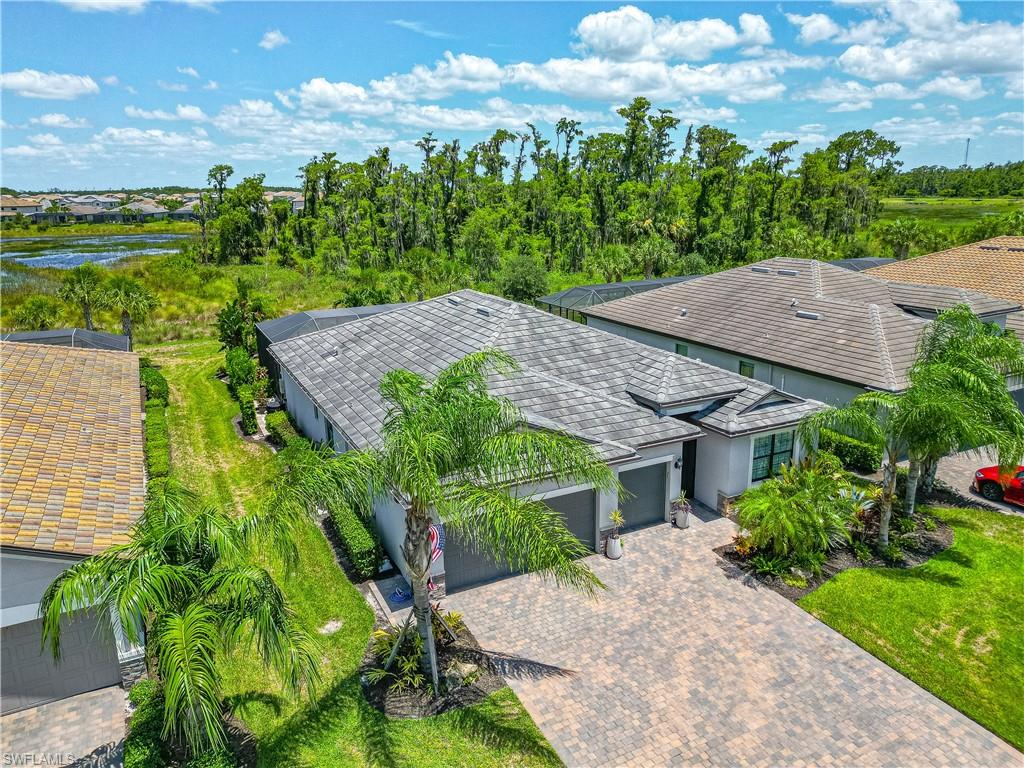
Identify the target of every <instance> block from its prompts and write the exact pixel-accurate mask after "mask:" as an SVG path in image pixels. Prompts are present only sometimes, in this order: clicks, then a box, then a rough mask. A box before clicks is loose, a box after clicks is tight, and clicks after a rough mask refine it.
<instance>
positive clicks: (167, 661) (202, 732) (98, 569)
mask: <svg viewBox="0 0 1024 768" xmlns="http://www.w3.org/2000/svg"><path fill="white" fill-rule="evenodd" d="M156 496H157V498H158V500H157V501H154V502H151V503H150V504H149V505H148V506H147V509H146V511H145V512H144V514H143V515H142V517H141V518H140V519H139V521H138V522H137V523H136V525H135V527H134V528H133V529H132V534H131V540H130V541H129V542H128V543H126V544H121V545H116V546H113V547H110V548H109V549H107V550H105V551H104V552H102V553H101V554H98V555H93V556H92V557H89V558H87V559H85V560H82V561H80V562H77V563H75V564H74V565H72V566H71V567H69V568H68V569H67V570H65V571H64V572H62V573H61V574H60V576H58V577H57V579H56V580H55V581H54V582H53V583H52V584H51V585H50V586H49V587H48V588H47V590H46V593H45V594H44V596H43V600H42V605H41V610H42V616H43V642H44V643H46V644H48V645H49V648H50V651H51V652H52V654H53V656H54V658H56V659H58V660H59V659H60V653H61V643H60V641H61V617H62V616H63V614H65V613H67V612H70V611H74V610H78V609H80V608H82V607H83V606H88V605H91V606H94V608H96V609H100V608H102V609H107V610H110V611H111V612H112V613H115V612H116V615H117V616H118V618H119V619H120V623H121V626H122V627H123V628H124V631H125V634H126V635H127V636H128V639H129V640H130V641H131V642H133V643H140V642H142V641H143V640H144V641H145V643H146V651H147V657H148V660H150V663H151V672H152V673H153V674H154V676H155V677H157V678H158V679H159V681H160V683H161V685H162V686H163V690H164V731H163V736H164V738H165V739H168V740H175V741H179V742H182V743H184V744H185V746H187V747H188V749H189V750H191V751H192V752H193V753H198V752H201V751H202V750H204V749H208V748H214V749H216V748H219V747H222V746H223V745H224V729H223V722H222V705H221V675H220V667H219V662H220V659H221V658H223V656H224V654H227V653H230V652H232V651H233V650H235V649H239V648H241V649H243V650H246V651H249V652H252V651H253V650H254V651H255V655H254V658H256V659H258V660H259V662H261V663H262V664H263V665H264V666H265V667H267V668H269V669H273V670H275V671H276V672H277V673H279V674H280V675H281V678H282V679H283V680H284V681H285V683H286V685H288V686H290V688H291V689H292V690H295V691H298V690H299V689H300V688H301V687H302V685H303V684H315V683H316V682H318V681H319V669H318V658H319V655H318V653H317V648H316V644H315V642H314V641H313V639H312V638H311V637H310V636H309V635H308V634H306V632H305V631H304V630H303V629H302V628H301V627H300V626H299V624H298V623H297V622H296V619H295V617H294V615H293V614H292V611H291V610H290V609H289V607H288V605H287V603H286V601H285V597H284V595H283V594H282V593H281V590H280V588H279V587H278V586H277V584H276V583H275V582H274V579H273V577H272V576H271V575H270V573H268V572H267V571H266V570H264V569H263V568H261V567H259V566H257V565H255V564H254V562H253V561H252V559H251V558H250V557H249V556H248V552H249V548H248V546H247V545H248V544H249V543H250V542H252V541H254V540H257V539H258V540H260V541H263V540H264V539H263V537H261V536H260V532H261V526H262V524H263V518H261V517H260V516H257V515H250V516H247V517H244V518H240V519H235V518H233V517H232V516H231V515H229V514H228V513H227V512H225V511H224V510H222V509H219V508H215V507H210V506H207V505H204V504H202V503H201V502H200V500H199V499H198V498H197V497H196V496H195V494H193V493H190V492H189V491H187V490H185V489H184V488H182V487H180V486H178V485H176V484H175V483H174V482H173V481H169V482H168V485H167V489H166V492H165V493H163V494H157V495H156ZM266 540H267V541H273V540H276V539H273V538H271V537H266ZM153 662H155V665H154V663H153ZM154 666H155V668H153V667H154Z"/></svg>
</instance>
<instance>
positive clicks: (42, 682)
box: [0, 611, 121, 714]
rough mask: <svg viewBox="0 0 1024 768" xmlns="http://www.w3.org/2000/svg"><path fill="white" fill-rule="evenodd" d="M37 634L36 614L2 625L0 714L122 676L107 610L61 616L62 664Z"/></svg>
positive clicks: (103, 684) (113, 681) (114, 682)
mask: <svg viewBox="0 0 1024 768" xmlns="http://www.w3.org/2000/svg"><path fill="white" fill-rule="evenodd" d="M99 621H102V622H104V625H103V626H100V625H99V624H98V622H99ZM40 638H41V621H40V620H39V619H36V620H35V621H27V622H25V623H23V624H14V625H12V626H9V627H4V628H3V629H2V630H0V700H2V702H3V706H2V714H7V713H8V712H16V711H18V710H20V709H27V708H28V707H34V706H37V705H39V704H45V703H46V702H48V701H56V700H57V699H63V698H66V697H68V696H74V695H75V694H77V693H85V692H86V691H95V690H96V689H98V688H106V687H107V686H108V685H117V684H119V683H120V682H121V673H120V670H119V668H118V665H117V650H116V648H115V645H114V639H113V635H112V633H111V631H110V622H109V619H108V618H107V616H106V614H105V613H103V612H91V611H79V612H78V613H74V614H71V615H70V616H66V617H65V618H64V621H63V623H62V630H61V661H60V664H57V663H56V662H54V660H53V656H51V655H50V651H49V649H48V648H47V649H45V650H44V649H42V648H41V646H40Z"/></svg>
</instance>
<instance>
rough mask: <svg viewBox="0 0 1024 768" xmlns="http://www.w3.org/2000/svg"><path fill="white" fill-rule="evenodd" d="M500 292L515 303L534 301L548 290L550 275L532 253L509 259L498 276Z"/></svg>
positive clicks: (518, 254) (515, 255) (521, 253)
mask: <svg viewBox="0 0 1024 768" xmlns="http://www.w3.org/2000/svg"><path fill="white" fill-rule="evenodd" d="M498 290H500V291H501V293H502V295H503V296H507V297H508V298H510V299H512V300H513V301H527V302H529V301H533V300H534V299H536V298H537V297H538V296H543V295H544V294H545V293H547V290H548V273H547V271H546V270H545V269H544V265H543V264H542V263H541V262H540V261H539V260H538V259H537V258H536V257H534V255H533V254H532V253H529V252H522V251H521V252H519V253H516V254H514V255H513V256H511V257H509V258H508V259H506V261H505V265H504V267H503V268H502V270H501V272H500V273H499V274H498Z"/></svg>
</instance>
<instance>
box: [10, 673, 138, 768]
mask: <svg viewBox="0 0 1024 768" xmlns="http://www.w3.org/2000/svg"><path fill="white" fill-rule="evenodd" d="M123 743H124V690H123V689H122V688H121V687H120V686H117V685H115V686H111V687H109V688H101V689H99V690H98V691H90V692H89V693H82V694H79V695H78V696H71V697H70V698H67V699H61V700H60V701H54V702H52V703H50V704H43V705H42V706H39V707H33V708H32V709H25V710H22V711H21V712H14V713H12V714H9V715H4V716H3V717H2V718H0V755H2V756H0V765H47V766H73V767H74V768H120V766H121V765H122V763H123V759H122V750H123Z"/></svg>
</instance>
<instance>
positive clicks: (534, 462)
mask: <svg viewBox="0 0 1024 768" xmlns="http://www.w3.org/2000/svg"><path fill="white" fill-rule="evenodd" d="M516 369H517V366H516V363H515V361H514V360H513V359H512V358H511V357H510V356H509V355H508V354H506V353H505V352H502V351H499V350H496V349H488V350H484V351H480V352H474V353H471V354H469V355H467V356H466V357H464V358H462V359H460V360H458V361H456V362H454V363H452V364H451V365H449V366H447V367H446V368H444V369H443V370H441V371H440V373H438V374H437V376H436V377H435V378H434V379H433V380H432V381H431V380H428V379H426V378H424V377H423V376H421V375H419V374H417V373H413V372H411V371H406V370H393V371H390V372H389V373H387V374H385V375H384V377H383V378H382V379H381V382H380V393H381V395H382V396H383V398H384V400H385V402H386V403H387V415H386V417H385V419H384V424H383V428H382V433H381V442H380V444H379V445H378V446H376V447H372V448H366V449H363V450H353V451H348V452H346V453H343V454H340V455H337V456H335V455H333V454H330V452H329V451H327V452H323V451H321V452H314V451H308V450H307V451H305V453H304V457H303V455H300V456H299V457H298V458H294V457H293V458H292V459H286V460H287V461H290V463H291V466H290V468H289V470H288V474H289V482H287V483H285V484H284V485H283V488H284V489H285V493H284V494H283V496H282V498H281V499H279V500H278V502H277V504H275V507H276V508H277V509H279V510H289V509H291V510H294V511H295V512H299V513H303V514H305V513H308V512H310V511H311V510H312V509H313V508H315V507H317V506H322V507H330V506H332V505H334V504H348V505H350V506H351V507H352V508H354V509H357V510H362V511H365V510H367V509H368V508H369V506H370V505H371V504H372V502H373V501H374V500H376V499H380V498H384V497H385V496H386V495H388V494H391V493H397V494H398V495H399V496H400V497H401V498H402V499H403V502H404V504H405V507H406V517H405V521H406V531H405V539H404V542H403V545H402V554H403V555H404V558H405V561H406V564H407V566H408V569H409V576H410V581H411V582H412V589H413V601H414V608H413V613H414V615H415V617H416V623H417V628H418V630H419V633H420V635H421V637H422V638H423V656H422V666H423V669H424V674H425V675H427V676H429V677H430V678H431V679H432V680H433V682H434V690H435V691H437V690H438V674H437V662H436V653H435V648H434V637H433V632H432V629H431V622H430V613H429V611H430V606H429V602H428V601H429V595H428V590H427V579H428V577H429V574H430V564H431V546H430V542H429V538H428V532H429V528H430V525H431V523H432V522H433V521H434V520H435V519H440V520H441V521H442V522H443V523H444V525H445V526H446V527H448V528H449V529H451V530H453V531H455V532H456V533H457V534H458V535H460V536H462V537H464V538H465V539H467V540H468V541H469V542H470V543H472V544H473V545H474V546H476V547H478V548H480V549H482V550H484V551H487V552H489V553H490V554H491V555H493V556H494V558H495V559H496V560H498V561H501V562H506V563H508V564H509V565H511V566H512V567H513V568H515V569H517V570H522V571H526V570H529V571H540V572H541V573H543V574H546V575H547V576H549V577H551V578H553V579H554V581H555V582H556V583H557V584H559V585H562V586H568V587H572V588H575V589H578V590H581V591H583V592H584V593H587V594H595V593H596V591H597V590H598V589H601V588H603V585H602V584H601V582H600V581H599V580H598V578H597V577H596V576H595V575H594V573H593V572H592V571H591V570H590V569H589V568H588V567H587V566H586V565H585V564H584V563H583V562H582V561H581V560H580V558H581V557H582V556H584V555H586V554H587V552H588V550H587V548H586V547H585V546H584V545H583V544H582V543H581V542H580V541H579V540H578V539H577V538H576V537H575V536H574V535H573V534H572V533H570V532H569V530H568V529H567V528H566V526H565V524H564V522H563V521H562V519H561V517H560V516H559V515H558V514H557V513H556V512H554V511H553V510H552V509H551V508H550V507H548V506H547V505H545V504H544V503H543V502H542V501H540V500H539V499H536V498H533V497H531V496H528V495H520V493H518V492H517V490H516V486H521V485H522V484H524V483H532V482H538V481H541V480H544V479H550V480H554V481H556V482H559V483H567V482H573V483H585V484H587V485H592V486H594V487H596V488H598V489H609V488H613V487H615V485H616V481H615V478H614V475H613V473H612V471H611V470H610V469H609V468H608V467H607V466H606V465H605V464H604V463H603V462H601V460H600V459H599V458H598V457H597V455H596V454H595V453H594V451H593V449H592V448H591V447H590V446H589V445H587V444H585V443H583V442H581V441H579V440H577V439H575V438H573V437H570V436H568V435H565V434H561V433H556V432H550V431H546V430H542V429H533V428H530V426H529V425H528V424H527V422H526V420H525V418H524V417H523V415H522V414H521V413H520V412H519V411H518V410H517V409H516V408H515V406H514V405H513V404H512V403H511V402H509V401H508V400H506V399H504V398H499V397H495V396H493V395H491V394H489V393H488V391H487V380H488V376H490V375H492V374H497V375H509V374H511V373H513V372H514V371H515V370H516Z"/></svg>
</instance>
